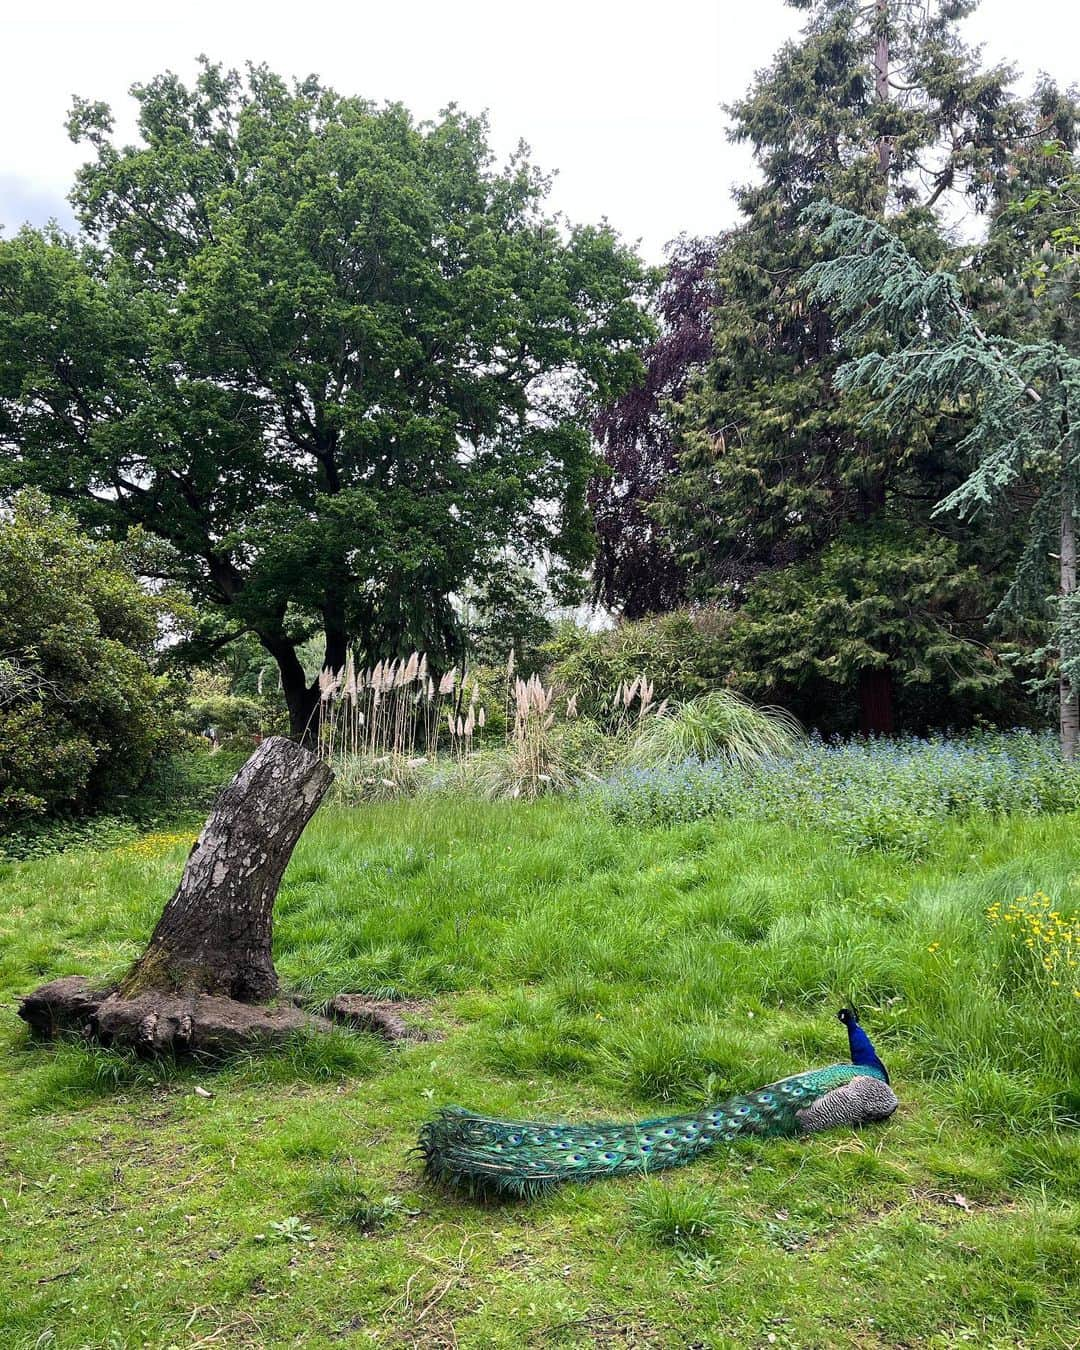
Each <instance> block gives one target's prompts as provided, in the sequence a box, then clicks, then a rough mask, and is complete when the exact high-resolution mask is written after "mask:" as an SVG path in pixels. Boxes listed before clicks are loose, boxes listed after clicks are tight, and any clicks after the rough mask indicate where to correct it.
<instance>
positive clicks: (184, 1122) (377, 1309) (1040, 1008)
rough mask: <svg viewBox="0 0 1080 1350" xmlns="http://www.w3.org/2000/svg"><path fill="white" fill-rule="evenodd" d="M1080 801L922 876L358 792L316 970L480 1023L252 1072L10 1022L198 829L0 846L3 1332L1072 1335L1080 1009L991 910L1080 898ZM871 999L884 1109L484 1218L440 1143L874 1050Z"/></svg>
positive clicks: (141, 897)
mask: <svg viewBox="0 0 1080 1350" xmlns="http://www.w3.org/2000/svg"><path fill="white" fill-rule="evenodd" d="M1078 826H1080V820H1078V819H1077V818H1076V817H1066V816H1063V817H1042V818H1027V819H1024V820H1015V821H1011V822H1004V823H989V822H987V823H983V824H973V825H970V826H960V825H956V824H953V825H947V826H945V827H944V832H943V835H942V841H941V847H940V849H939V850H938V851H937V852H936V853H935V856H934V858H933V859H932V860H931V861H927V862H924V863H921V864H914V863H911V862H909V861H903V860H901V859H898V858H896V857H882V856H880V855H875V854H868V855H865V856H861V857H858V858H854V857H851V856H848V855H847V854H846V853H844V852H843V851H841V849H840V848H839V847H838V846H837V845H836V844H835V843H832V842H830V839H829V837H828V836H826V835H824V834H815V833H813V832H809V831H805V830H803V831H795V830H790V831H788V830H785V829H782V828H779V827H775V826H764V825H759V824H754V823H750V822H732V821H716V822H699V823H697V824H693V825H687V826H683V827H679V828H675V829H671V830H653V831H647V830H642V829H639V828H634V827H632V826H619V825H614V824H612V823H611V822H610V821H607V820H605V819H603V818H601V817H599V816H597V815H595V814H593V815H590V814H589V813H588V812H587V811H585V810H584V809H583V808H582V807H581V806H575V805H574V804H559V803H542V804H538V805H523V804H520V803H519V804H484V803H478V802H459V801H455V800H452V799H445V800H437V801H432V800H427V801H421V802H414V803H397V804H388V805H380V806H370V807H365V808H362V809H357V810H352V811H347V810H336V811H331V810H324V811H323V812H320V814H319V815H318V816H317V817H316V819H315V820H314V822H313V823H312V825H311V826H310V827H309V829H308V831H307V833H306V835H305V836H304V839H303V840H302V841H301V845H300V847H299V848H298V849H297V852H296V855H295V857H294V859H293V861H292V863H291V865H290V867H289V870H288V872H287V874H286V878H285V883H284V885H283V888H282V891H281V895H280V898H279V903H278V911H277V928H276V935H275V945H276V959H277V962H278V966H279V970H280V972H281V974H282V976H283V978H284V979H285V980H286V981H287V982H288V983H289V984H290V985H291V986H292V987H293V988H295V989H299V990H301V991H302V992H303V993H304V994H305V995H306V996H307V997H309V998H310V999H311V1000H312V1001H313V1002H317V1001H319V1000H321V999H324V998H327V997H329V996H331V995H333V994H335V993H337V992H338V991H340V990H345V989H351V990H367V991H370V992H372V993H378V994H384V995H385V994H400V995H402V996H410V997H424V998H428V999H430V1000H431V1011H430V1017H431V1020H432V1021H433V1022H434V1023H435V1024H436V1025H437V1026H438V1027H439V1028H440V1029H441V1030H442V1032H444V1033H445V1038H444V1039H441V1040H437V1041H430V1042H424V1043H414V1044H411V1045H408V1046H406V1047H404V1048H397V1049H394V1050H388V1049H387V1048H385V1047H384V1046H383V1045H382V1044H381V1043H380V1042H377V1041H375V1040H372V1039H371V1038H367V1037H360V1036H348V1035H346V1034H344V1033H342V1034H340V1035H337V1036H334V1037H330V1038H327V1039H326V1040H318V1041H301V1042H297V1043H296V1045H294V1046H292V1047H290V1049H289V1051H288V1052H287V1053H284V1054H282V1055H278V1056H275V1057H273V1058H269V1059H266V1058H259V1057H246V1058H237V1059H235V1060H232V1061H230V1062H229V1063H227V1064H225V1065H223V1066H217V1067H212V1066H209V1065H173V1064H147V1063H145V1062H141V1061H139V1060H137V1059H134V1058H130V1057H125V1056H121V1055H117V1054H114V1053H109V1052H105V1051H91V1050H88V1049H86V1048H83V1047H81V1046H78V1045H73V1044H63V1045H59V1046H55V1047H44V1048H43V1047H38V1046H34V1045H32V1044H31V1043H30V1042H29V1041H28V1040H27V1038H26V1036H25V1035H24V1032H23V1029H22V1024H21V1023H20V1022H19V1021H18V1019H17V1018H16V1016H15V1013H14V999H15V996H16V995H17V994H18V993H20V992H25V991H26V990H28V989H30V988H32V987H33V986H34V984H35V983H37V982H39V981H40V980H42V979H46V978H51V977H53V976H55V975H60V974H68V973H85V974H88V975H92V976H95V977H103V976H104V977H107V976H110V975H116V974H118V973H119V972H120V971H122V970H123V969H124V967H125V966H126V964H127V963H128V962H129V961H130V960H131V959H132V958H133V957H134V956H135V955H136V954H137V952H138V951H139V950H140V948H141V945H142V944H143V942H144V941H145V939H146V936H147V935H148V933H149V931H150V928H151V927H152V925H153V922H154V920H155V919H156V917H157V914H158V912H159V910H160V908H161V905H162V904H163V902H164V901H165V899H166V898H167V897H168V895H169V892H170V890H171V888H172V887H173V886H174V885H175V882H176V879H177V877H178V875H179V872H180V869H181V867H182V865H183V860H184V856H185V851H186V841H185V838H184V837H183V836H184V833H185V832H184V831H183V830H180V829H177V830H175V831H172V832H171V833H170V835H165V836H158V837H150V838H149V839H148V840H144V841H142V842H140V843H131V844H125V845H122V846H121V847H120V848H119V849H115V850H113V851H111V852H104V853H97V854H91V853H86V852H82V853H69V854H64V855H61V856H57V857H53V858H48V859H43V860H39V861H33V862H27V863H21V864H0V1008H2V1010H0V1346H2V1347H3V1350H23V1348H24V1347H25V1348H27V1350H28V1348H29V1347H38V1346H40V1347H45V1346H48V1347H108V1346H122V1347H139V1346H152V1347H159V1346H160V1347H166V1346H172V1345H175V1346H195V1345H214V1346H228V1347H248V1346H250V1347H264V1346H292V1345H302V1346H326V1347H331V1346H340V1345H358V1346H362V1345H369V1344H370V1345H378V1346H411V1345H424V1346H443V1345H446V1346H451V1345H459V1346H463V1347H467V1346H474V1347H488V1346H494V1347H504V1346H505V1347H511V1346H513V1347H517V1346H536V1347H548V1346H553V1347H562V1346H595V1345H601V1346H611V1347H630V1346H633V1347H642V1346H663V1347H667V1346H671V1347H685V1346H690V1345H702V1346H708V1347H721V1346H723V1347H727V1346H731V1347H736V1346H739V1347H741V1346H759V1345H762V1346H764V1345H779V1346H798V1347H822V1350H825V1348H826V1347H828V1348H830V1350H831V1348H832V1347H844V1346H859V1347H885V1346H898V1347H899V1346H955V1345H962V1344H972V1345H978V1346H990V1347H1006V1346H1017V1345H1021V1346H1074V1345H1077V1344H1078V1343H1080V1317H1078V1313H1077V1299H1076V1289H1077V1284H1078V1280H1080V1130H1078V1129H1077V1120H1078V1118H1080V1034H1078V1033H1080V999H1073V998H1072V996H1071V989H1069V988H1052V987H1050V986H1049V985H1048V983H1047V982H1046V980H1045V978H1039V977H1038V975H1037V973H1036V970H1035V968H1034V967H1033V966H1032V964H1031V963H1030V961H1029V959H1028V954H1026V953H1025V951H1024V949H1023V948H1022V945H1018V944H1017V943H1016V941H1015V940H1014V939H1012V938H1011V937H1010V934H1009V933H1008V932H1005V931H1003V929H1002V928H1001V926H999V927H996V928H995V927H993V926H992V925H990V924H989V923H988V921H987V919H986V916H985V909H986V907H987V906H988V905H989V904H991V903H992V902H993V901H994V900H1008V899H1010V898H1012V897H1013V896H1015V895H1017V894H1020V893H1025V892H1031V891H1033V890H1036V889H1040V888H1041V889H1042V890H1043V891H1046V892H1047V893H1048V894H1050V895H1051V896H1053V897H1055V899H1058V900H1060V902H1061V908H1062V909H1063V910H1064V911H1066V912H1071V910H1072V909H1080V845H1078V844H1077V839H1078V837H1080V836H1078V833H1077V830H1078ZM173 835H176V836H181V837H173ZM934 943H940V946H939V947H937V948H936V949H935V950H933V951H931V950H929V949H930V947H931V946H932V945H933V944H934ZM848 997H853V998H854V999H855V1001H856V1003H857V1005H858V1006H859V1007H860V1010H861V1011H862V1012H863V1014H864V1020H865V1021H866V1023H867V1025H868V1026H869V1028H870V1030H871V1032H872V1033H873V1035H874V1036H875V1040H876V1041H877V1043H878V1048H879V1050H880V1051H881V1053H882V1056H883V1058H884V1059H885V1061H886V1063H887V1064H888V1065H889V1067H890V1070H891V1071H892V1074H893V1078H894V1084H895V1086H896V1089H897V1091H898V1094H899V1096H900V1098H901V1103H902V1105H901V1110H900V1112H899V1113H898V1115H897V1116H896V1117H895V1118H894V1120H893V1121H892V1122H891V1123H890V1124H888V1125H887V1126H885V1127H883V1128H880V1129H875V1130H867V1131H864V1132H861V1133H858V1134H856V1133H839V1134H832V1135H823V1136H820V1137H817V1138H814V1139H809V1140H797V1141H762V1142H753V1141H750V1142H746V1143H742V1144H740V1145H739V1146H738V1147H736V1148H735V1149H733V1150H731V1151H730V1153H729V1152H724V1153H720V1154H717V1155H715V1156H710V1157H707V1158H705V1159H703V1160H701V1161H699V1162H698V1163H696V1164H694V1165H693V1166H691V1167H689V1168H687V1169H685V1170H682V1171H678V1172H672V1173H668V1174H664V1175H662V1176H659V1177H652V1178H644V1179H641V1180H632V1179H628V1180H624V1181H613V1182H609V1183H600V1184H596V1185H593V1186H587V1187H582V1188H577V1189H566V1190H564V1191H562V1192H560V1193H557V1194H554V1195H551V1196H547V1197H544V1198H543V1199H541V1200H540V1201H537V1202H534V1203H532V1204H527V1205H522V1204H501V1205H496V1206H489V1207H481V1206H478V1205H476V1204H473V1203H470V1202H469V1201H467V1200H464V1199H461V1198H458V1197H455V1196H453V1195H450V1194H447V1193H444V1192H441V1191H438V1190H436V1189H433V1188H431V1187H429V1186H427V1185H425V1184H424V1182H423V1181H422V1179H421V1176H420V1174H419V1170H418V1165H417V1160H416V1158H415V1156H414V1155H411V1154H410V1152H409V1150H410V1148H411V1147H412V1145H413V1144H414V1142H415V1138H416V1133H417V1130H418V1128H419V1126H420V1124H421V1122H422V1121H423V1120H424V1118H425V1117H426V1116H427V1115H428V1113H429V1112H431V1111H432V1109H433V1108H434V1107H436V1106H438V1105H440V1104H442V1103H448V1102H457V1103H459V1104H462V1105H466V1106H472V1107H476V1108H479V1109H482V1110H485V1111H489V1112H501V1113H505V1114H507V1115H513V1116H530V1115H536V1116H564V1117H588V1116H590V1115H591V1116H593V1117H594V1118H595V1117H607V1118H621V1119H628V1118H630V1117H633V1116H637V1115H649V1114H657V1113H659V1112H663V1111H666V1110H669V1109H670V1110H675V1109H679V1108H683V1107H693V1106H696V1105H698V1104H700V1103H703V1102H705V1101H707V1100H708V1099H710V1098H716V1097H720V1096H722V1095H724V1094H725V1093H727V1092H729V1091H732V1090H735V1089H739V1088H747V1087H752V1086H757V1085H759V1084H760V1083H763V1082H765V1081H767V1080H769V1079H772V1078H776V1077H779V1076H781V1075H783V1074H786V1073H789V1072H793V1071H796V1070H798V1069H802V1068H806V1067H810V1066H812V1065H814V1064H819V1063H827V1062H829V1061H831V1060H834V1059H839V1058H843V1053H844V1041H843V1029H842V1028H841V1027H840V1025H839V1024H838V1023H837V1021H836V1020H835V1016H834V1013H835V1009H836V1008H837V1007H838V1006H839V1005H840V1003H841V1002H842V1001H844V1000H846V999H847V998H848ZM196 1085H198V1086H200V1087H202V1088H204V1089H206V1090H208V1091H209V1092H211V1093H212V1094H213V1095H212V1096H211V1097H204V1096H201V1095H199V1094H197V1093H196V1092H195V1087H196Z"/></svg>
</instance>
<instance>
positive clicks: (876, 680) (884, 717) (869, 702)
mask: <svg viewBox="0 0 1080 1350" xmlns="http://www.w3.org/2000/svg"><path fill="white" fill-rule="evenodd" d="M893 730H894V716H893V678H892V671H891V670H890V669H889V668H888V666H882V667H880V668H875V669H868V670H860V671H859V731H860V732H861V733H862V734H863V735H864V736H891V735H892V734H893Z"/></svg>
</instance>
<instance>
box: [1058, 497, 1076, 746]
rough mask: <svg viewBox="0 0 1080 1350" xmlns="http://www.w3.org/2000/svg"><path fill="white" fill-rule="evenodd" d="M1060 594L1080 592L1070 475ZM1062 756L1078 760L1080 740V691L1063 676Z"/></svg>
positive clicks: (1063, 525)
mask: <svg viewBox="0 0 1080 1350" xmlns="http://www.w3.org/2000/svg"><path fill="white" fill-rule="evenodd" d="M1059 577H1060V591H1061V597H1062V599H1063V600H1064V599H1065V598H1066V597H1068V596H1070V595H1072V594H1073V593H1074V592H1075V591H1076V496H1075V491H1074V489H1073V486H1072V482H1071V478H1070V475H1069V473H1068V472H1067V471H1066V474H1065V479H1064V482H1063V484H1062V489H1061V563H1060V569H1059ZM1059 695H1060V699H1061V753H1062V756H1063V757H1064V758H1065V759H1067V760H1073V759H1075V758H1076V746H1077V739H1078V736H1080V691H1078V690H1076V689H1074V688H1073V684H1072V681H1071V680H1070V679H1069V678H1068V676H1067V675H1065V673H1064V672H1062V675H1061V687H1060V690H1059Z"/></svg>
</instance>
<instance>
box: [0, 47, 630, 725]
mask: <svg viewBox="0 0 1080 1350" xmlns="http://www.w3.org/2000/svg"><path fill="white" fill-rule="evenodd" d="M133 94H134V96H135V99H136V101H137V103H138V128H139V137H138V140H137V142H136V143H135V144H133V145H120V144H118V143H117V142H116V140H115V138H114V135H113V119H112V114H111V112H110V111H109V109H108V108H107V107H105V106H104V105H102V104H100V103H90V102H85V101H77V102H76V104H75V108H74V111H73V113H72V116H71V120H70V130H71V134H72V136H73V138H74V139H75V140H76V141H77V142H79V143H80V144H82V145H86V146H88V147H89V148H90V150H91V151H92V155H93V157H92V159H91V160H90V162H89V163H88V164H87V165H86V166H85V167H84V168H83V169H82V170H80V172H79V175H78V179H77V183H76V186H75V189H74V194H73V198H72V200H73V202H74V204H75V207H76V210H77V213H78V217H79V220H80V222H81V226H82V233H81V235H80V237H79V238H78V239H70V238H67V237H65V236H63V235H61V234H60V233H58V232H57V231H55V230H52V231H46V232H44V233H38V232H35V231H30V230H24V231H23V232H22V233H21V234H19V235H18V236H16V237H15V238H13V239H12V240H10V241H9V242H6V243H3V244H0V474H2V481H3V482H6V483H8V484H17V485H23V484H27V483H34V484H38V485H40V486H41V487H43V488H45V489H46V490H47V491H48V492H49V493H51V494H53V495H54V496H58V497H62V498H65V499H67V500H68V501H70V502H71V503H72V507H73V509H75V510H77V511H78V512H79V514H80V516H81V517H82V519H83V520H84V521H85V522H86V523H87V524H88V525H90V526H93V527H100V528H104V529H106V530H108V531H109V532H110V533H112V534H114V535H116V536H123V535H124V534H125V533H126V532H127V531H128V530H130V529H132V528H134V527H141V528H142V529H144V530H146V531H148V532H150V533H152V534H154V535H157V536H159V537H160V538H161V539H163V540H165V541H167V543H168V544H169V545H170V550H169V551H168V553H167V555H166V557H165V559H164V561H163V563H162V569H163V571H165V572H167V574H168V575H169V577H170V578H173V579H176V580H178V581H181V582H183V584H184V585H185V586H187V587H188V588H189V590H190V591H191V592H192V593H193V594H194V596H195V597H196V598H197V600H198V601H199V602H200V604H201V605H203V606H209V607H211V608H213V609H215V610H217V611H218V612H219V614H221V615H224V617H225V619H226V624H225V631H224V632H221V631H220V627H219V631H218V633H217V636H216V638H215V641H216V643H217V644H218V645H220V644H221V643H222V642H223V641H227V640H228V639H229V638H230V637H231V636H233V635H236V634H240V633H244V632H252V633H255V634H256V635H257V637H258V639H259V641H260V642H261V644H262V645H263V647H264V648H265V649H266V651H267V652H269V653H270V654H271V656H272V657H273V658H274V659H275V661H276V662H277V664H278V667H279V669H280V672H281V682H282V687H283V690H284V694H285V698H286V701H287V703H288V707H289V713H290V720H291V726H292V732H293V734H294V735H295V736H302V735H304V734H305V732H306V731H307V730H308V729H309V728H310V725H311V721H312V717H313V712H314V709H315V707H316V704H317V696H318V691H317V685H315V684H313V682H312V681H311V680H310V678H309V677H308V676H306V675H305V673H304V669H303V666H302V664H301V661H300V659H299V658H298V655H297V647H298V645H299V644H300V643H301V642H302V641H303V640H304V639H305V638H306V637H308V636H309V635H310V634H311V633H312V632H314V631H320V632H321V633H322V634H323V635H324V652H325V662H326V664H327V665H329V666H331V667H333V668H335V669H337V668H340V667H341V666H342V665H343V663H344V660H345V656H346V651H347V649H348V648H349V646H350V644H357V645H358V646H359V648H360V649H361V654H362V657H363V658H364V659H369V660H374V659H377V658H379V657H382V656H385V655H389V654H395V653H397V652H399V651H401V650H402V649H408V648H413V647H417V648H424V649H426V650H428V651H429V652H431V653H432V656H433V657H435V656H437V655H439V654H443V653H447V654H448V653H450V652H451V651H453V650H454V649H455V647H456V644H457V642H458V638H459V633H458V626H457V623H456V620H455V616H454V611H453V607H452V605H451V602H450V596H451V594H452V593H453V592H454V591H455V590H456V589H457V588H459V587H460V586H461V585H462V584H463V583H465V582H466V581H467V580H468V579H469V578H470V577H472V576H475V575H477V574H482V573H483V571H484V569H485V567H486V566H487V564H488V562H489V561H490V560H491V558H493V557H494V556H497V555H500V556H501V554H502V553H503V552H504V551H505V549H506V548H507V546H512V547H513V548H515V549H516V550H517V551H518V552H519V553H520V554H521V555H523V556H525V557H528V556H531V555H533V554H535V553H537V552H539V551H546V552H547V553H548V554H549V555H550V556H551V558H552V559H553V574H554V575H555V576H556V577H557V576H558V571H559V568H560V567H561V568H562V569H564V571H567V572H570V573H572V572H573V571H574V570H575V569H578V568H580V567H581V566H582V565H583V564H584V563H585V562H587V560H588V558H589V556H590V554H591V547H592V534H591V529H590V527H589V522H588V517H587V513H586V511H585V503H584V493H585V486H586V483H587V482H588V479H589V476H590V473H591V470H592V467H593V454H592V449H591V445H590V439H589V434H588V425H589V420H590V416H591V411H590V410H591V409H592V408H593V406H594V404H595V403H596V402H597V400H601V401H605V400H610V399H611V398H613V397H615V396H617V395H618V393H619V392H620V391H621V390H622V389H623V388H624V387H625V386H626V385H627V384H628V383H629V382H630V381H631V380H632V378H633V377H634V375H635V374H636V372H637V370H638V369H639V366H638V358H637V356H636V354H635V353H636V349H637V347H638V345H639V344H640V340H641V337H642V333H643V320H642V313H641V309H640V307H639V305H638V303H637V291H638V288H639V283H640V280H641V274H640V269H639V265H638V263H637V262H636V260H635V258H634V257H633V255H632V254H631V252H630V251H628V250H627V249H626V248H625V247H624V246H623V245H622V244H620V242H619V241H618V239H617V238H616V237H615V236H614V234H613V233H612V232H611V231H610V230H609V229H607V228H606V227H601V228H586V227H570V226H566V225H564V224H563V223H562V222H560V221H559V220H557V219H556V218H553V217H551V216H550V215H547V214H545V212H544V197H545V193H546V190H547V180H546V179H545V178H544V177H543V176H542V175H541V174H540V173H539V172H538V171H537V170H536V169H535V168H533V167H532V166H531V165H530V164H529V163H528V162H527V160H526V159H525V157H524V153H523V152H521V153H518V154H517V155H515V156H514V158H513V159H512V161H511V162H510V163H509V164H508V165H507V166H506V167H505V168H501V169H499V168H496V167H495V166H494V164H493V162H492V154H491V151H490V149H489V145H488V139H487V126H486V124H485V122H484V120H483V119H482V118H474V117H468V116H466V115H465V114H463V113H461V112H459V111H457V110H455V109H451V110H449V111H448V112H446V113H445V114H444V115H443V116H441V117H440V118H439V119H438V120H437V121H435V122H432V123H421V124H418V123H416V122H415V121H414V120H413V119H412V118H411V117H410V116H409V114H408V113H407V112H406V110H405V109H404V108H402V107H400V106H398V105H389V106H384V107H376V106H375V105H373V104H371V103H369V102H365V101H364V100H362V99H358V98H346V97H342V96H340V95H338V94H336V93H334V92H333V91H332V90H330V89H327V88H325V87H324V86H322V85H321V84H320V83H319V82H318V81H317V80H315V79H313V78H312V79H308V80H305V81H303V82H301V83H298V84H296V85H294V86H291V87H290V86H288V85H287V84H286V83H285V82H284V81H282V80H281V79H279V78H278V77H277V76H275V75H273V74H271V73H270V72H269V71H267V70H265V69H263V68H251V69H249V71H248V74H247V77H246V79H242V78H241V77H240V76H238V75H237V74H236V73H234V72H227V71H225V70H223V69H221V68H220V67H218V66H215V65H211V64H206V63H204V65H203V67H202V71H201V74H200V75H199V77H198V79H197V81H196V82H195V84H194V86H192V87H188V86H186V85H185V84H183V83H182V82H181V81H180V80H179V79H177V78H176V77H175V76H173V75H171V74H166V75H162V76H159V77H158V78H156V79H153V80H151V81H150V82H149V83H148V84H145V85H137V86H135V88H134V89H133Z"/></svg>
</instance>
